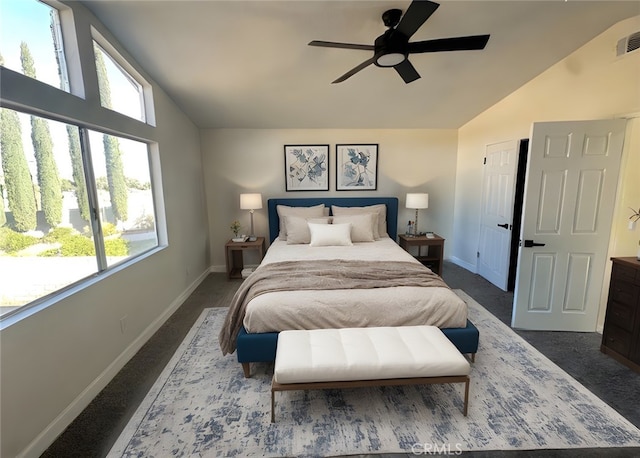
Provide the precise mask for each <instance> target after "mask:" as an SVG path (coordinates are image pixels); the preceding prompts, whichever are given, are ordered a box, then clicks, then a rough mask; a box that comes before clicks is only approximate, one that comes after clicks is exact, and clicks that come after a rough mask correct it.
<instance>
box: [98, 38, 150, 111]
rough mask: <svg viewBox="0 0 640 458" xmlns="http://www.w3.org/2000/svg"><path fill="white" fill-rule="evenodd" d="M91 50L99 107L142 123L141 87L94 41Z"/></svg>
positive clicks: (142, 98) (142, 99) (142, 100)
mask: <svg viewBox="0 0 640 458" xmlns="http://www.w3.org/2000/svg"><path fill="white" fill-rule="evenodd" d="M93 50H94V53H95V56H96V69H97V70H98V84H99V85H100V103H101V105H102V106H103V107H105V108H109V109H111V110H114V111H117V112H118V113H122V114H124V115H127V116H129V117H131V118H134V119H137V120H139V121H143V122H144V120H145V113H144V103H143V102H144V97H143V95H144V94H143V91H142V85H141V84H140V83H138V82H137V81H136V80H135V79H134V78H133V77H132V76H131V75H130V74H129V73H127V72H126V71H125V70H124V69H123V68H122V67H121V66H120V65H119V64H118V63H117V61H116V60H115V59H114V58H113V57H111V56H110V55H109V54H108V53H107V52H106V51H105V50H104V49H102V47H100V45H98V43H96V42H95V41H94V42H93Z"/></svg>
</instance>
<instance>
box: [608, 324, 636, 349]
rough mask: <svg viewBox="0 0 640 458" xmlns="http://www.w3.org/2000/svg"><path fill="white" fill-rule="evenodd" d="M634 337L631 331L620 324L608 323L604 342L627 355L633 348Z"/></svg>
mask: <svg viewBox="0 0 640 458" xmlns="http://www.w3.org/2000/svg"><path fill="white" fill-rule="evenodd" d="M632 338H633V335H632V334H631V333H630V332H628V331H625V330H624V329H622V328H619V327H618V326H614V325H608V326H607V329H606V331H605V334H604V335H603V336H602V344H603V345H605V346H606V347H607V348H610V349H611V350H613V351H615V352H616V353H619V354H621V355H622V356H624V357H627V356H628V355H629V352H630V350H631V341H632Z"/></svg>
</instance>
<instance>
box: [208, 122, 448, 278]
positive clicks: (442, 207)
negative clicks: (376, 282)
mask: <svg viewBox="0 0 640 458" xmlns="http://www.w3.org/2000/svg"><path fill="white" fill-rule="evenodd" d="M336 143H378V144H379V150H378V155H379V162H378V189H377V190H376V191H362V192H354V191H349V192H345V191H342V192H336V191H335V145H336ZM286 144H329V145H330V154H329V158H330V162H329V172H330V174H329V189H330V191H329V192H286V191H285V182H284V145H286ZM456 148H457V134H456V131H455V130H420V129H412V130H400V129H394V130H340V129H335V130H330V129H329V130H321V129H318V130H286V129H269V130H260V129H211V130H205V131H203V132H202V151H203V163H204V173H205V177H206V178H205V185H206V193H207V204H208V208H209V233H210V238H211V253H210V257H211V265H212V269H214V270H223V269H224V263H225V260H224V244H225V242H226V241H227V240H228V239H229V238H230V237H231V235H232V234H231V231H230V230H229V225H230V224H231V222H232V221H233V220H234V219H238V220H239V221H240V222H241V223H242V224H243V225H244V228H245V230H247V232H248V229H247V228H248V226H249V221H250V220H249V214H248V212H246V211H244V212H243V211H242V210H240V209H239V195H240V193H242V192H261V193H262V196H263V206H264V207H266V201H267V199H268V198H271V197H285V196H286V197H316V196H328V195H331V196H338V197H339V196H342V197H353V196H396V197H398V198H399V199H400V212H399V225H400V227H401V228H402V229H403V230H404V226H405V225H406V221H408V220H409V219H414V216H415V212H414V211H412V210H407V209H406V208H404V197H405V193H406V192H411V191H420V192H428V193H429V208H428V209H426V210H421V211H420V215H419V218H420V219H419V225H420V229H421V230H431V231H434V232H437V233H438V234H440V235H442V236H443V237H445V238H449V237H450V236H451V234H452V225H453V214H452V212H451V209H452V208H453V202H454V186H455V182H454V177H455V167H456ZM254 221H255V223H254V225H255V232H256V234H257V235H265V236H268V234H267V212H266V208H263V209H262V210H259V211H256V212H255V215H254ZM403 221H404V222H403ZM445 256H446V254H445ZM251 261H254V262H255V259H254V260H252V259H248V261H247V262H249V263H251Z"/></svg>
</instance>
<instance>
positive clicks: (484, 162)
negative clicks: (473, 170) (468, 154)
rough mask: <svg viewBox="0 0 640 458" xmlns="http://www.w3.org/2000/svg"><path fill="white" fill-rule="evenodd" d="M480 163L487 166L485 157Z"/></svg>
mask: <svg viewBox="0 0 640 458" xmlns="http://www.w3.org/2000/svg"><path fill="white" fill-rule="evenodd" d="M482 163H483V164H484V165H487V158H486V157H485V158H484V160H483V161H482Z"/></svg>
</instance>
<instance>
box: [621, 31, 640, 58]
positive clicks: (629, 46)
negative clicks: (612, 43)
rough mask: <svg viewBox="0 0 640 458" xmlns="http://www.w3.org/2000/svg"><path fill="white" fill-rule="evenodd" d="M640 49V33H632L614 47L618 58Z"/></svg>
mask: <svg viewBox="0 0 640 458" xmlns="http://www.w3.org/2000/svg"><path fill="white" fill-rule="evenodd" d="M636 49H640V32H636V33H632V34H631V35H629V36H628V37H624V38H621V39H620V40H618V46H616V55H617V56H618V57H620V56H623V55H625V54H629V53H630V52H633V51H635V50H636Z"/></svg>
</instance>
